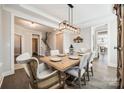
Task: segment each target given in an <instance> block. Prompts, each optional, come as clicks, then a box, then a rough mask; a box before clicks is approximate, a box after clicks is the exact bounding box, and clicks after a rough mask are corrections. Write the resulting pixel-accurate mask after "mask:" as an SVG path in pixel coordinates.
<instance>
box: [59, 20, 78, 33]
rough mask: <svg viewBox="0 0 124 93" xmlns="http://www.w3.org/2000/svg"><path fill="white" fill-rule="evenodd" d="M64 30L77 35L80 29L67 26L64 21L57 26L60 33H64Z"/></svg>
mask: <svg viewBox="0 0 124 93" xmlns="http://www.w3.org/2000/svg"><path fill="white" fill-rule="evenodd" d="M65 29H67V30H69V31H71V32H75V33H79V32H80V28H78V27H76V26H74V25H71V24H69V22H68V21H66V20H64V21H63V22H61V23H60V24H59V30H60V31H64V30H65Z"/></svg>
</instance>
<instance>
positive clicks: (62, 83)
mask: <svg viewBox="0 0 124 93" xmlns="http://www.w3.org/2000/svg"><path fill="white" fill-rule="evenodd" d="M65 79H66V74H65V73H64V72H59V83H60V86H61V88H64V87H65Z"/></svg>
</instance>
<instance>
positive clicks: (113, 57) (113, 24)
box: [108, 18, 117, 67]
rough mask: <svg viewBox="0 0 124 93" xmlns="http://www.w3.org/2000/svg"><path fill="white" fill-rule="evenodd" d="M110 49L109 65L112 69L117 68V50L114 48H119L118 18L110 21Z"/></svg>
mask: <svg viewBox="0 0 124 93" xmlns="http://www.w3.org/2000/svg"><path fill="white" fill-rule="evenodd" d="M108 38H109V49H108V55H109V56H108V57H109V61H108V65H109V66H112V67H117V50H116V49H114V47H117V20H116V18H115V19H113V20H112V21H110V23H109V31H108Z"/></svg>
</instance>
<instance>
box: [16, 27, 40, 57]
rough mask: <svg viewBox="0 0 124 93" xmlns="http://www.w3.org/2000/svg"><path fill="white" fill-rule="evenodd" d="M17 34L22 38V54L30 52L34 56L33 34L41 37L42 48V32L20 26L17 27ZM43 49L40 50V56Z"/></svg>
mask: <svg viewBox="0 0 124 93" xmlns="http://www.w3.org/2000/svg"><path fill="white" fill-rule="evenodd" d="M15 34H18V35H21V36H22V53H24V52H28V53H30V55H32V34H37V35H40V46H41V38H42V33H41V32H40V31H34V30H30V29H27V28H24V27H21V26H19V25H15ZM40 50H41V47H40V49H39V54H40Z"/></svg>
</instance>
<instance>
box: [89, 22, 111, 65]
mask: <svg viewBox="0 0 124 93" xmlns="http://www.w3.org/2000/svg"><path fill="white" fill-rule="evenodd" d="M105 24H107V36H108V43H107V44H108V55H107V61H108V62H107V65H108V66H109V61H110V47H109V46H110V38H109V35H110V26H109V23H108V22H105V23H102V24H99V25H96V26H93V27H91V51H94V40H95V39H96V38H95V34H96V31H95V28H96V27H99V26H103V25H105ZM98 32H102V31H98Z"/></svg>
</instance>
